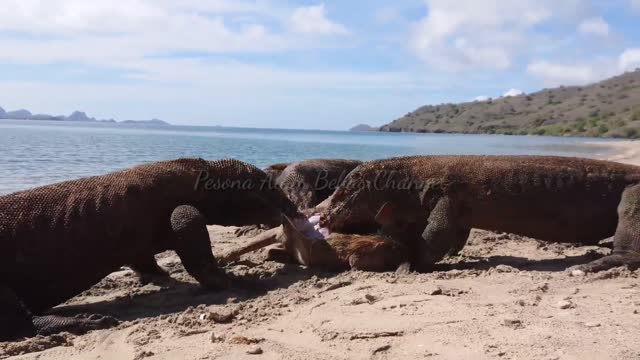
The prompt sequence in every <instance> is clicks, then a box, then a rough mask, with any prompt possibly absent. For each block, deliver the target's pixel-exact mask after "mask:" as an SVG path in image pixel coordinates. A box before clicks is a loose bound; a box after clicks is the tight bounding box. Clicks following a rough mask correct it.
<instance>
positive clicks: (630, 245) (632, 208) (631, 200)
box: [570, 185, 640, 272]
mask: <svg viewBox="0 0 640 360" xmlns="http://www.w3.org/2000/svg"><path fill="white" fill-rule="evenodd" d="M618 266H627V267H629V268H631V269H637V268H640V185H634V186H631V187H628V188H627V189H625V191H624V192H623V193H622V198H621V199H620V204H619V205H618V227H617V228H616V233H615V235H614V237H613V252H612V253H611V255H608V256H605V257H603V258H600V259H598V260H595V261H592V262H590V263H588V264H584V265H578V266H574V267H572V268H571V269H570V270H582V271H584V272H597V271H603V270H607V269H611V268H614V267H618Z"/></svg>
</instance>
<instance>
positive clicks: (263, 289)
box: [0, 141, 640, 360]
mask: <svg viewBox="0 0 640 360" xmlns="http://www.w3.org/2000/svg"><path fill="white" fill-rule="evenodd" d="M591 146H594V147H602V149H603V151H602V154H606V157H607V158H608V159H610V160H614V161H620V162H625V163H630V164H636V165H640V142H635V141H625V142H617V141H612V142H598V143H591ZM596 156H600V157H602V156H604V155H596ZM233 231H234V228H229V227H227V228H224V227H217V226H213V227H210V228H209V232H210V235H211V240H212V246H213V251H214V253H217V254H220V253H223V252H225V251H228V250H229V249H232V248H234V247H236V246H238V245H239V244H241V243H242V241H246V240H247V239H249V238H248V237H241V238H237V237H236V236H235V235H234V233H233ZM609 251H610V250H609V249H608V248H606V247H597V246H574V245H569V244H557V243H545V242H541V241H538V240H534V239H529V238H525V237H521V236H516V235H511V234H504V233H501V234H496V233H491V232H487V231H480V230H474V231H473V232H472V236H471V238H470V240H469V242H468V244H467V246H466V247H465V249H464V250H463V252H462V254H461V255H460V256H457V257H451V258H447V259H445V261H443V262H442V263H441V264H440V266H439V268H438V271H435V272H433V273H427V274H417V273H412V274H409V275H396V274H394V273H383V274H377V273H364V272H345V273H329V272H324V271H322V270H317V269H308V268H304V267H302V266H297V265H283V264H279V263H275V262H270V261H265V251H264V250H262V251H258V252H256V253H253V254H250V255H247V256H245V257H243V259H242V260H241V261H239V262H236V263H234V264H232V265H230V266H228V267H227V271H228V272H230V273H232V274H234V275H236V276H237V277H238V278H239V282H238V285H237V286H236V287H234V288H233V289H231V290H228V291H224V292H217V293H212V292H205V291H203V290H201V289H200V288H199V286H198V285H197V283H196V282H195V281H194V280H193V279H192V278H191V277H190V276H189V275H188V274H187V273H186V271H185V270H184V268H183V267H182V265H181V264H180V261H179V259H178V257H177V256H176V255H175V253H173V252H165V253H162V254H159V255H157V259H158V262H159V264H160V265H161V266H162V267H163V268H164V269H166V270H167V271H168V272H169V273H170V274H171V276H172V281H171V282H170V283H163V284H147V285H143V284H141V283H140V282H139V281H138V280H137V278H136V276H135V275H134V274H133V272H132V271H131V270H128V269H123V270H121V271H119V272H116V273H113V274H111V275H109V276H108V277H107V278H105V279H104V280H103V281H101V282H100V283H99V284H97V285H96V286H94V287H93V288H91V289H90V290H88V291H85V292H84V293H82V294H80V295H79V296H77V297H75V298H73V299H71V300H70V301H68V302H67V303H66V304H63V305H61V306H58V307H57V308H56V309H54V311H53V312H54V313H58V314H66V313H78V312H86V313H102V314H108V315H112V316H115V317H117V318H119V319H122V320H123V323H122V324H121V325H119V326H118V327H116V328H113V329H108V330H100V331H94V332H91V333H89V334H86V335H83V336H73V335H70V334H61V335H56V336H48V337H37V338H33V339H29V340H25V341H21V342H16V343H3V344H0V358H5V357H10V356H15V357H16V358H19V359H59V360H66V359H131V360H134V359H135V360H140V359H306V360H309V359H422V358H428V359H547V360H552V359H562V360H565V359H567V360H568V359H576V360H577V359H638V358H640V339H639V338H638V334H639V333H640V285H639V280H638V277H639V276H640V270H637V271H629V270H627V269H624V268H617V269H611V270H609V271H606V272H602V273H598V274H589V275H582V276H580V275H579V274H576V275H578V276H572V275H571V274H570V273H568V272H566V271H565V269H566V268H567V267H569V266H572V265H576V264H580V263H585V262H587V261H589V260H591V259H594V258H595V257H597V256H598V255H600V254H606V253H608V252H609Z"/></svg>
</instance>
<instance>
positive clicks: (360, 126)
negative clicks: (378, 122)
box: [349, 124, 380, 131]
mask: <svg viewBox="0 0 640 360" xmlns="http://www.w3.org/2000/svg"><path fill="white" fill-rule="evenodd" d="M379 130H380V128H379V127H374V126H370V125H367V124H358V125H356V126H354V127H352V128H351V129H349V131H379Z"/></svg>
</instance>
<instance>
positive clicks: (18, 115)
mask: <svg viewBox="0 0 640 360" xmlns="http://www.w3.org/2000/svg"><path fill="white" fill-rule="evenodd" d="M2 119H4V120H49V121H74V122H103V123H114V124H115V123H119V124H144V125H161V126H167V125H171V124H169V123H168V122H166V121H162V120H159V119H151V120H124V121H121V122H117V121H115V120H114V119H108V120H98V119H96V118H93V117H89V116H87V114H86V113H84V112H82V111H74V112H73V113H71V115H69V116H64V115H49V114H32V113H31V112H30V111H29V110H25V109H20V110H14V111H8V112H7V111H5V110H4V109H3V108H2V107H0V120H2Z"/></svg>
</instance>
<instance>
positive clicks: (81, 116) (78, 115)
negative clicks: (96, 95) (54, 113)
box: [65, 111, 97, 121]
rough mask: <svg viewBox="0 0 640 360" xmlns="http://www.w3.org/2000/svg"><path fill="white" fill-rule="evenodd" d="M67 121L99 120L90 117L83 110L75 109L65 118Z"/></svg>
mask: <svg viewBox="0 0 640 360" xmlns="http://www.w3.org/2000/svg"><path fill="white" fill-rule="evenodd" d="M65 120H67V121H97V120H96V119H95V118H90V117H88V116H87V114H86V113H84V112H82V111H74V112H73V113H71V115H69V116H67V118H66V119H65Z"/></svg>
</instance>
